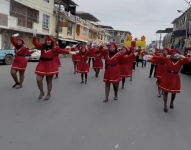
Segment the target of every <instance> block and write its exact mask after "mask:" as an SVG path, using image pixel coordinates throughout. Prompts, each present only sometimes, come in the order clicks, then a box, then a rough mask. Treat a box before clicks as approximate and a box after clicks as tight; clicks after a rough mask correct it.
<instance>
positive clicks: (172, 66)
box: [153, 56, 191, 94]
mask: <svg viewBox="0 0 191 150" xmlns="http://www.w3.org/2000/svg"><path fill="white" fill-rule="evenodd" d="M153 58H154V59H156V60H157V61H158V62H159V63H165V64H166V71H165V72H164V73H163V74H162V80H161V82H159V88H160V89H161V90H162V91H165V92H169V93H173V94H176V93H180V88H181V82H180V76H179V74H178V72H179V70H180V67H181V66H182V65H185V64H189V63H190V62H191V61H190V60H189V59H188V58H185V59H180V60H178V61H177V62H176V63H174V62H172V60H171V59H170V58H166V57H156V56H154V57H153Z"/></svg>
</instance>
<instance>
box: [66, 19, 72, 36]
mask: <svg viewBox="0 0 191 150" xmlns="http://www.w3.org/2000/svg"><path fill="white" fill-rule="evenodd" d="M72 28H73V23H72V22H68V33H67V34H68V35H69V36H72Z"/></svg>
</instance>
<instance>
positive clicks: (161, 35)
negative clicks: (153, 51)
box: [159, 33, 162, 50]
mask: <svg viewBox="0 0 191 150" xmlns="http://www.w3.org/2000/svg"><path fill="white" fill-rule="evenodd" d="M161 39H162V33H160V40H159V50H160V45H161Z"/></svg>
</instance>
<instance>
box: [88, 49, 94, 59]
mask: <svg viewBox="0 0 191 150" xmlns="http://www.w3.org/2000/svg"><path fill="white" fill-rule="evenodd" d="M88 50H89V58H95V48H93V47H89V48H88Z"/></svg>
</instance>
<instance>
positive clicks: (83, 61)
mask: <svg viewBox="0 0 191 150" xmlns="http://www.w3.org/2000/svg"><path fill="white" fill-rule="evenodd" d="M77 55H78V56H79V58H80V61H79V62H78V65H77V72H78V73H88V72H89V63H87V61H88V57H89V53H88V52H85V54H84V55H83V54H82V52H79V53H78V54H77Z"/></svg>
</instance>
